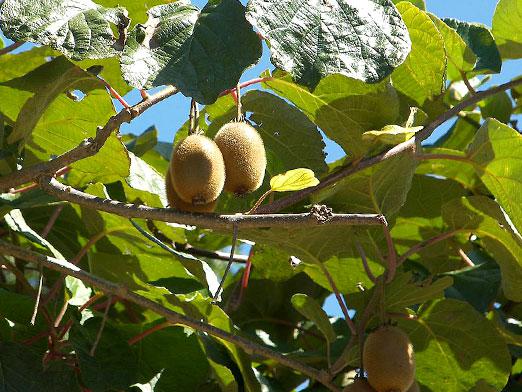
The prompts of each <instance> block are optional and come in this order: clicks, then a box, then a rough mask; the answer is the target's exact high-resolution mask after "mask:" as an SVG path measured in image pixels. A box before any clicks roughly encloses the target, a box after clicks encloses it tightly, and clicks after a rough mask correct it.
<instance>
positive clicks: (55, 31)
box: [0, 0, 128, 60]
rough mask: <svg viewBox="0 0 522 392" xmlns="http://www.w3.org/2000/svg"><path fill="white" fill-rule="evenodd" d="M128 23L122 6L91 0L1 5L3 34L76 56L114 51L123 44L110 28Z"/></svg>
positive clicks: (13, 0) (19, 0)
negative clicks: (105, 4)
mask: <svg viewBox="0 0 522 392" xmlns="http://www.w3.org/2000/svg"><path fill="white" fill-rule="evenodd" d="M127 24H128V19H127V16H126V12H125V10H124V9H122V8H113V9H107V8H104V7H101V6H99V5H97V4H95V3H94V2H92V1H90V0H82V1H75V0H5V1H4V2H3V4H2V7H1V8H0V27H1V28H2V31H3V32H4V34H5V35H6V37H8V38H10V39H12V40H13V41H31V42H35V43H37V44H41V45H49V46H51V47H53V48H54V49H57V50H59V51H60V52H62V53H63V54H65V55H66V56H68V57H71V58H73V59H75V60H83V59H86V58H105V57H112V56H115V55H117V53H118V51H120V50H121V49H122V48H121V43H120V42H118V40H117V38H116V37H115V35H114V33H113V31H112V28H113V27H114V28H115V29H116V28H124V27H125V26H126V25H127Z"/></svg>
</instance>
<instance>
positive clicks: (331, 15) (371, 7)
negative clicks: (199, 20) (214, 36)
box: [247, 0, 411, 87]
mask: <svg viewBox="0 0 522 392" xmlns="http://www.w3.org/2000/svg"><path fill="white" fill-rule="evenodd" d="M247 19H248V20H249V21H250V22H251V23H252V24H253V25H254V26H255V27H257V29H258V30H259V31H260V32H261V34H262V35H263V36H264V37H265V38H266V39H267V40H268V42H269V43H270V50H271V53H272V63H273V64H274V65H276V66H277V67H279V68H280V69H283V70H285V71H289V72H291V73H292V75H293V76H294V78H295V79H296V80H297V81H298V82H299V83H302V84H305V85H308V86H312V87H313V86H316V85H317V84H318V83H319V80H320V79H321V78H323V77H325V76H326V75H329V74H333V73H340V74H344V75H346V76H350V77H353V78H355V79H359V80H363V81H365V82H376V81H379V80H381V79H383V78H384V77H386V76H387V75H389V74H390V73H391V72H392V70H393V69H394V68H395V67H397V66H398V65H400V64H401V63H402V62H403V61H404V59H405V58H406V56H407V55H408V52H409V50H410V45H411V42H410V39H409V37H408V31H407V29H406V26H405V25H404V22H403V21H402V19H401V17H400V15H399V13H398V12H397V10H396V9H395V7H394V5H393V4H392V3H391V1H389V0H359V1H357V2H353V1H346V0H331V1H328V2H317V1H312V0H285V1H282V2H281V1H277V0H251V1H250V2H249V4H248V7H247Z"/></svg>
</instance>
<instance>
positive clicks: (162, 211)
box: [39, 177, 387, 232]
mask: <svg viewBox="0 0 522 392" xmlns="http://www.w3.org/2000/svg"><path fill="white" fill-rule="evenodd" d="M39 183H40V187H41V188H42V189H43V190H44V191H45V192H47V193H49V194H51V195H53V196H55V197H56V198H58V199H60V200H64V201H69V202H71V203H76V204H80V205H83V206H85V207H89V208H93V209H96V210H98V211H105V212H110V213H113V214H116V215H119V216H123V217H126V218H141V219H151V220H158V221H163V222H173V223H183V224H186V225H193V226H198V227H205V228H209V229H215V230H221V231H225V232H229V231H230V228H231V227H232V226H233V225H234V224H237V225H238V226H239V227H241V228H242V229H253V228H264V227H296V226H297V225H299V226H300V227H304V226H321V227H324V226H327V225H343V226H381V225H387V222H386V219H385V218H384V216H382V215H378V214H332V215H331V216H330V217H329V219H328V220H327V221H322V220H319V219H318V218H317V217H316V216H315V215H314V214H311V213H303V214H264V215H244V214H243V215H242V214H234V215H216V214H194V213H188V212H180V211H177V210H173V209H170V208H152V207H147V206H143V205H136V204H126V203H122V202H119V201H116V200H111V199H103V198H100V197H96V196H93V195H89V194H87V193H84V192H81V191H79V190H77V189H74V188H72V187H69V186H66V185H63V184H61V183H60V182H58V181H57V180H55V179H54V178H52V177H41V178H40V181H39Z"/></svg>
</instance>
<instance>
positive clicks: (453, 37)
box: [428, 13, 477, 80]
mask: <svg viewBox="0 0 522 392" xmlns="http://www.w3.org/2000/svg"><path fill="white" fill-rule="evenodd" d="M428 15H429V16H430V18H431V20H433V23H435V26H436V27H437V29H438V30H439V33H440V34H441V35H442V37H443V38H444V46H445V48H446V56H447V58H448V67H447V73H448V77H449V78H450V79H451V80H460V79H462V74H461V73H466V72H470V71H472V70H473V68H474V67H475V63H476V62H477V56H476V55H475V53H473V51H472V50H471V48H470V47H469V46H468V45H467V44H466V42H464V40H463V39H462V37H461V36H460V35H459V34H458V33H457V32H456V31H455V30H454V29H452V28H451V27H449V26H448V25H447V24H446V23H444V22H443V21H442V20H440V19H439V18H437V16H435V15H433V14H431V13H430V14H428Z"/></svg>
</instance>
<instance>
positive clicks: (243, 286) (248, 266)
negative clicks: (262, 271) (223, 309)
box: [237, 246, 254, 306]
mask: <svg viewBox="0 0 522 392" xmlns="http://www.w3.org/2000/svg"><path fill="white" fill-rule="evenodd" d="M253 257H254V246H252V247H251V248H250V252H249V253H248V259H247V261H246V264H245V270H244V271H243V276H242V277H241V287H240V289H239V299H238V301H237V305H238V306H239V304H240V303H241V302H242V301H243V296H244V294H245V291H246V288H247V287H248V280H249V279H250V271H251V270H252V258H253Z"/></svg>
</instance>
